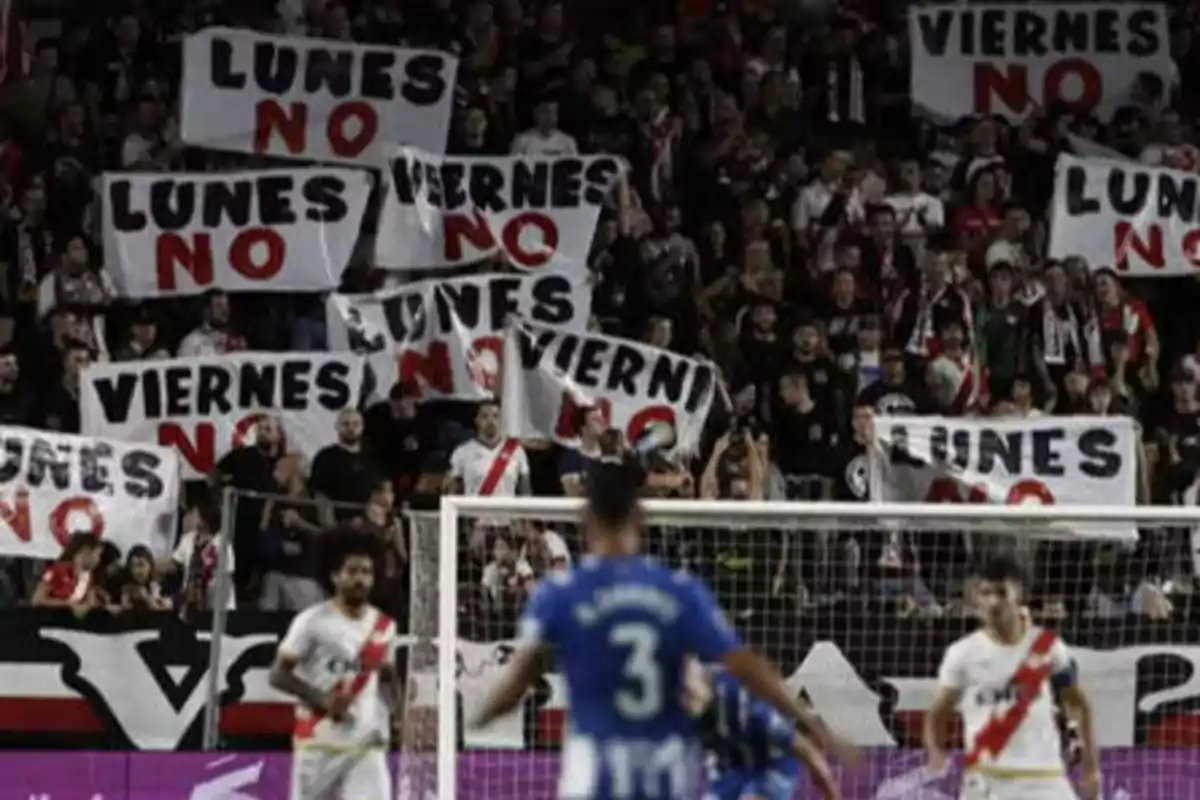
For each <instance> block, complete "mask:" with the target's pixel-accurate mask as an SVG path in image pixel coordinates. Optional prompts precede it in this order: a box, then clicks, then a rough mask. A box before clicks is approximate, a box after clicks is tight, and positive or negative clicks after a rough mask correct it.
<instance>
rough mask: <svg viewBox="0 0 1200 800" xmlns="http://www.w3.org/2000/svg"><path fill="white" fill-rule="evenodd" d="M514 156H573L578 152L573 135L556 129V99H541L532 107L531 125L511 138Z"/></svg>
mask: <svg viewBox="0 0 1200 800" xmlns="http://www.w3.org/2000/svg"><path fill="white" fill-rule="evenodd" d="M512 153H513V155H515V156H573V155H576V154H578V153H579V146H578V145H577V144H576V143H575V137H574V136H571V135H569V134H566V133H563V132H562V131H560V130H559V129H558V101H557V100H554V99H549V98H548V99H543V100H542V101H541V102H539V103H538V104H537V106H535V107H534V109H533V127H532V128H531V129H529V130H527V131H525V132H523V133H518V134H517V136H516V138H515V139H513V143H512Z"/></svg>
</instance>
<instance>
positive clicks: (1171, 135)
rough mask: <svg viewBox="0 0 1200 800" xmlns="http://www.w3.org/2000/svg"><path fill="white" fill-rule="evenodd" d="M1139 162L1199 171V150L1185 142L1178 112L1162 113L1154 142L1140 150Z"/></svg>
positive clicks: (1187, 170) (1183, 129)
mask: <svg viewBox="0 0 1200 800" xmlns="http://www.w3.org/2000/svg"><path fill="white" fill-rule="evenodd" d="M1140 161H1141V162H1142V163H1143V164H1149V165H1150V166H1153V167H1168V168H1170V169H1181V170H1184V171H1185V172H1198V171H1200V150H1198V149H1197V148H1196V146H1195V145H1192V144H1189V143H1188V142H1187V131H1186V129H1185V126H1184V123H1183V121H1182V120H1181V119H1180V117H1179V112H1178V111H1173V110H1170V109H1168V110H1166V111H1164V112H1162V116H1161V117H1160V118H1159V120H1158V125H1157V129H1156V133H1155V137H1154V141H1153V142H1151V143H1150V144H1148V145H1146V148H1145V149H1144V150H1142V154H1141V157H1140Z"/></svg>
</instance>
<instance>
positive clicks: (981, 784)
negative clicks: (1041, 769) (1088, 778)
mask: <svg viewBox="0 0 1200 800" xmlns="http://www.w3.org/2000/svg"><path fill="white" fill-rule="evenodd" d="M962 800H1078V795H1076V794H1075V789H1074V787H1072V786H1071V782H1070V781H1069V780H1067V778H1066V776H1065V775H1064V776H1059V777H1053V778H1050V777H1047V778H999V777H994V776H990V775H985V774H982V773H978V772H968V773H967V775H966V777H964V778H963V790H962Z"/></svg>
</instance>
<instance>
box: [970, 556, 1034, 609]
mask: <svg viewBox="0 0 1200 800" xmlns="http://www.w3.org/2000/svg"><path fill="white" fill-rule="evenodd" d="M977 595H978V600H979V609H980V611H981V613H982V614H983V617H984V619H985V620H987V621H988V622H990V623H993V624H995V623H999V624H1001V625H1010V624H1012V623H1014V622H1016V621H1017V620H1019V619H1020V617H1021V609H1022V607H1023V603H1024V596H1025V579H1024V575H1023V573H1022V571H1021V567H1020V565H1018V564H1017V562H1016V561H1014V560H1013V559H1011V558H1007V557H998V558H993V559H992V560H990V561H988V563H987V564H986V565H984V568H983V572H982V573H981V574H980V576H979V585H978V588H977Z"/></svg>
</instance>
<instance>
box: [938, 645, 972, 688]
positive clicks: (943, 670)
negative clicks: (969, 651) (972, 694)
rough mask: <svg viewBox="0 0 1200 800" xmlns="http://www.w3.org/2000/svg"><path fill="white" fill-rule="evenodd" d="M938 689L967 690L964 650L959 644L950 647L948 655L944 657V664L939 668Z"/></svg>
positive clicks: (947, 651)
mask: <svg viewBox="0 0 1200 800" xmlns="http://www.w3.org/2000/svg"><path fill="white" fill-rule="evenodd" d="M937 682H938V688H940V689H959V690H962V689H965V688H967V672H966V669H965V665H964V664H963V657H962V648H961V647H959V646H958V645H957V644H953V645H950V648H949V649H948V650H946V655H944V656H942V664H941V666H940V667H938V675H937Z"/></svg>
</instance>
